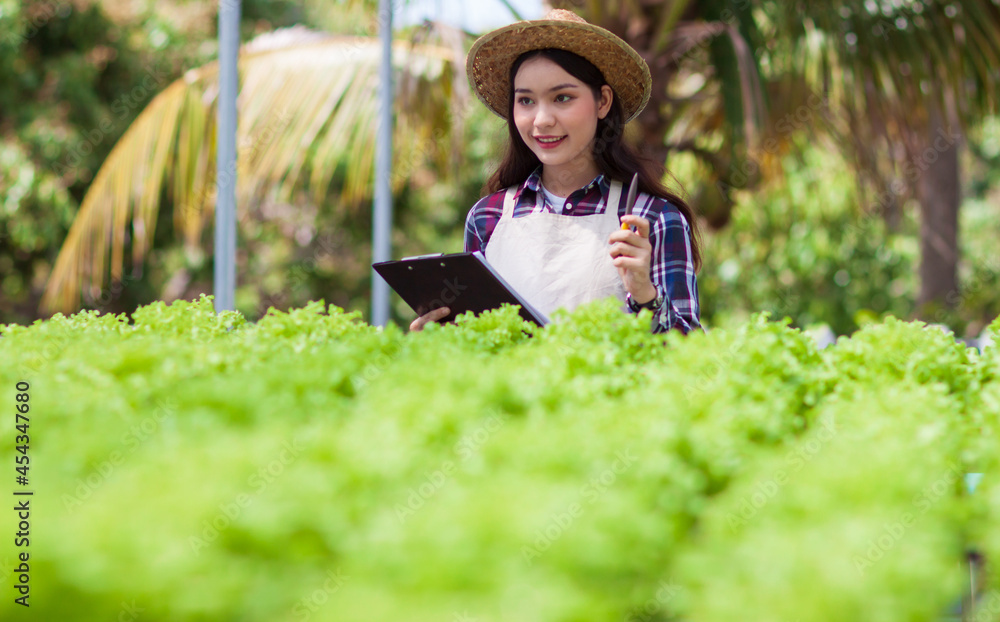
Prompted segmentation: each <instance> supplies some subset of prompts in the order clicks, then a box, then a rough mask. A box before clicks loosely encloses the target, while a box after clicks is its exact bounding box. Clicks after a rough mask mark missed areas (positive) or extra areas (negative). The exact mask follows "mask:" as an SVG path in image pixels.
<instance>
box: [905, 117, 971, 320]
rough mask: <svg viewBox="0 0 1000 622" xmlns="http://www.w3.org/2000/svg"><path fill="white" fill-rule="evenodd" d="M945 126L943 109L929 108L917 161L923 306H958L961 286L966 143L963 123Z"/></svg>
mask: <svg viewBox="0 0 1000 622" xmlns="http://www.w3.org/2000/svg"><path fill="white" fill-rule="evenodd" d="M948 125H949V127H945V123H944V120H943V115H942V114H941V112H940V111H939V110H937V109H936V108H932V109H931V110H929V123H928V132H927V134H926V140H925V141H923V142H924V149H923V151H922V152H920V153H918V154H917V160H916V162H915V164H916V167H917V170H918V171H919V172H920V176H919V178H918V180H917V184H916V191H917V192H916V194H917V200H918V201H919V202H920V295H919V297H918V298H917V306H918V308H919V309H923V310H925V314H926V310H930V309H931V308H936V309H941V308H943V307H954V306H955V305H956V303H957V302H958V300H959V290H958V255H959V251H958V209H959V205H960V203H961V188H960V185H959V171H958V151H959V147H960V146H961V144H962V141H961V138H962V137H961V134H960V133H959V132H958V131H957V130H956V128H957V124H956V123H954V122H949V124H948Z"/></svg>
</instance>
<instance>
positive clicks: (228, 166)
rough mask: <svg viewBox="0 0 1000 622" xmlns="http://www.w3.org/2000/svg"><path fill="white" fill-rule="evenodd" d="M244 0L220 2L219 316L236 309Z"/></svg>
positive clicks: (217, 292)
mask: <svg viewBox="0 0 1000 622" xmlns="http://www.w3.org/2000/svg"><path fill="white" fill-rule="evenodd" d="M239 48H240V0H220V2H219V104H218V108H217V115H218V130H217V133H216V145H217V147H216V180H215V183H216V191H217V195H216V196H217V199H216V204H215V266H214V277H215V278H214V281H215V282H214V289H215V312H216V313H218V312H220V311H232V310H233V309H235V308H236V305H235V299H236V94H237V90H238V88H239V85H238V75H237V70H236V61H237V57H238V55H239Z"/></svg>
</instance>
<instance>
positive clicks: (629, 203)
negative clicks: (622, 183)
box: [622, 173, 639, 231]
mask: <svg viewBox="0 0 1000 622" xmlns="http://www.w3.org/2000/svg"><path fill="white" fill-rule="evenodd" d="M638 189H639V173H636V174H635V175H632V183H631V184H629V186H628V197H627V198H626V199H625V215H626V216H630V215H631V214H632V207H633V206H635V195H636V191H637V190H638ZM628 229H629V226H628V225H627V224H625V223H622V231H627V230H628Z"/></svg>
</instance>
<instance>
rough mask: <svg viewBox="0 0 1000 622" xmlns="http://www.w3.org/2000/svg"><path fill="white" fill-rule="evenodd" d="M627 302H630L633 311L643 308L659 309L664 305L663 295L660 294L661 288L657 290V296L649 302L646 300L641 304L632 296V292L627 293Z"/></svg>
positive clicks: (629, 306) (629, 305) (636, 311)
mask: <svg viewBox="0 0 1000 622" xmlns="http://www.w3.org/2000/svg"><path fill="white" fill-rule="evenodd" d="M625 302H627V303H628V308H629V309H631V310H632V313H638V312H640V311H642V310H643V309H649V310H650V311H658V310H659V308H660V307H662V306H663V295H662V294H660V290H659V289H657V290H656V297H655V298H653V299H652V300H650V301H649V302H644V303H642V304H639V303H638V302H636V301H635V300H634V299H633V298H632V294H631V293H627V294H625Z"/></svg>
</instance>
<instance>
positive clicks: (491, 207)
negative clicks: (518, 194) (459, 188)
mask: <svg viewBox="0 0 1000 622" xmlns="http://www.w3.org/2000/svg"><path fill="white" fill-rule="evenodd" d="M497 194H498V193H494V194H491V195H487V196H485V197H483V198H481V199H479V200H478V201H477V202H476V204H475V205H473V206H472V209H470V210H469V214H468V215H467V216H466V217H465V252H467V253H473V252H475V251H485V250H486V245H487V244H488V243H489V241H490V235H492V233H493V229H495V228H496V225H497V222H498V221H499V220H500V216H501V215H502V214H503V193H499V194H500V198H499V200H498V198H497Z"/></svg>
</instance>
